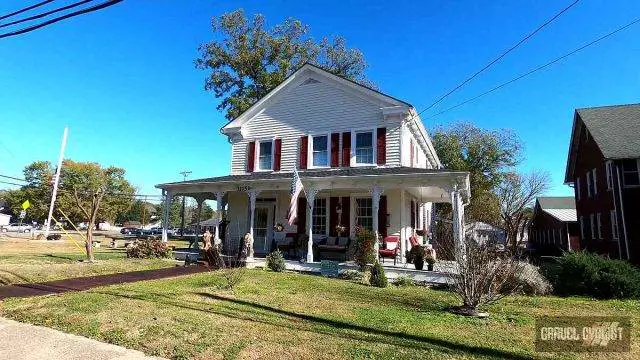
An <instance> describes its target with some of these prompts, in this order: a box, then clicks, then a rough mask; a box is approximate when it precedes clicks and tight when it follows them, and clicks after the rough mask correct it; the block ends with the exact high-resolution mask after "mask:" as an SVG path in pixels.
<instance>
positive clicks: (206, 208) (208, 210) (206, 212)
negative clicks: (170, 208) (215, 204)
mask: <svg viewBox="0 0 640 360" xmlns="http://www.w3.org/2000/svg"><path fill="white" fill-rule="evenodd" d="M189 210H190V211H188V212H187V211H185V213H190V215H191V216H190V219H191V222H188V221H187V223H189V224H196V223H197V222H198V205H194V206H191V207H190V209H189ZM214 213H215V211H214V210H213V208H212V207H211V205H209V204H207V203H206V202H205V203H202V212H201V213H200V221H204V220H208V219H211V218H213V215H214ZM185 216H186V214H185Z"/></svg>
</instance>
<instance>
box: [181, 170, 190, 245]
mask: <svg viewBox="0 0 640 360" xmlns="http://www.w3.org/2000/svg"><path fill="white" fill-rule="evenodd" d="M180 174H182V181H187V176H189V174H191V171H188V170H185V171H183V172H181V173H180ZM183 234H184V195H182V226H180V236H183Z"/></svg>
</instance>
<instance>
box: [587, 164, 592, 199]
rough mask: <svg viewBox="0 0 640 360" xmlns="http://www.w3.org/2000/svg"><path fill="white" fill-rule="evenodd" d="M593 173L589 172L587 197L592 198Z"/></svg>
mask: <svg viewBox="0 0 640 360" xmlns="http://www.w3.org/2000/svg"><path fill="white" fill-rule="evenodd" d="M591 196H592V195H591V171H587V197H588V198H591Z"/></svg>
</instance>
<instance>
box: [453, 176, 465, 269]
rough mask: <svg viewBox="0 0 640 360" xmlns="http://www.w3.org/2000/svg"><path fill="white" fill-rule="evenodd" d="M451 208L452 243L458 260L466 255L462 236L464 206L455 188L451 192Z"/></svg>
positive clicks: (463, 236) (458, 191)
mask: <svg viewBox="0 0 640 360" xmlns="http://www.w3.org/2000/svg"><path fill="white" fill-rule="evenodd" d="M451 208H452V209H453V243H454V246H455V253H456V257H457V258H458V259H460V257H464V256H465V254H466V243H465V235H464V205H463V204H462V196H461V195H460V190H458V187H457V186H455V187H454V188H453V191H452V192H451Z"/></svg>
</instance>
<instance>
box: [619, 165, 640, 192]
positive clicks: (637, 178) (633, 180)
mask: <svg viewBox="0 0 640 360" xmlns="http://www.w3.org/2000/svg"><path fill="white" fill-rule="evenodd" d="M639 161H640V160H638V159H625V160H623V161H622V179H623V181H624V186H640V166H638V162H639Z"/></svg>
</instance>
